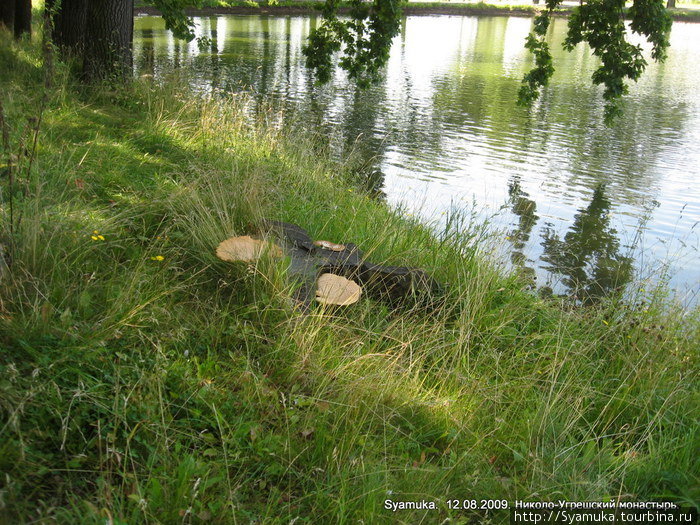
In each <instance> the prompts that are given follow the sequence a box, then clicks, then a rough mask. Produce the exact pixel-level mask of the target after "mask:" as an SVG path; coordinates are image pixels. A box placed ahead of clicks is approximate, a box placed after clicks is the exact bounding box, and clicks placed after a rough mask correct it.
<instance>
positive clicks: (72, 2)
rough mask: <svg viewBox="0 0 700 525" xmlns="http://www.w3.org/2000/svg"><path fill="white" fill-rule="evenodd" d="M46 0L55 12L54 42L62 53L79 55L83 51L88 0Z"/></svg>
mask: <svg viewBox="0 0 700 525" xmlns="http://www.w3.org/2000/svg"><path fill="white" fill-rule="evenodd" d="M56 4H58V2H57V0H46V7H47V8H48V9H51V10H55V11H54V13H53V42H54V44H56V46H58V49H59V50H60V52H61V54H62V55H63V56H64V57H66V56H69V55H79V54H81V53H82V52H83V47H84V46H83V43H84V41H85V40H84V38H85V20H86V19H87V0H60V4H59V5H58V6H56Z"/></svg>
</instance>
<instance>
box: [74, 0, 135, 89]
mask: <svg viewBox="0 0 700 525" xmlns="http://www.w3.org/2000/svg"><path fill="white" fill-rule="evenodd" d="M87 20H89V21H90V22H89V23H87V24H86V25H85V33H84V34H85V48H84V50H83V53H84V55H83V56H84V62H83V73H84V74H85V77H86V78H87V79H88V80H91V81H97V80H107V79H122V80H123V79H126V78H127V76H128V75H130V74H131V70H132V66H133V53H132V41H133V37H134V1H133V0H90V1H89V2H88V3H87Z"/></svg>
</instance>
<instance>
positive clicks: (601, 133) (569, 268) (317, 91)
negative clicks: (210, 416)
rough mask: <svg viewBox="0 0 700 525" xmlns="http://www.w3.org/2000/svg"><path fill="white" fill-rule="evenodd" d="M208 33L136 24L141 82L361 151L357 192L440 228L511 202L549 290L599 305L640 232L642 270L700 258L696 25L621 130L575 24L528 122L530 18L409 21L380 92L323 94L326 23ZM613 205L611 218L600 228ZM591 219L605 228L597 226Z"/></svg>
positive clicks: (655, 73)
mask: <svg viewBox="0 0 700 525" xmlns="http://www.w3.org/2000/svg"><path fill="white" fill-rule="evenodd" d="M196 22H197V36H207V37H209V38H210V46H209V48H208V49H205V50H203V51H199V50H198V49H197V46H196V44H194V43H189V44H187V43H183V42H181V41H178V40H176V39H174V38H173V37H172V35H170V34H169V33H168V32H167V31H165V29H164V25H163V22H162V20H161V19H159V18H153V17H145V18H140V19H138V20H137V23H136V27H135V42H134V49H135V57H136V60H135V67H136V72H137V73H138V74H143V73H148V74H152V75H155V76H156V77H157V76H159V75H162V74H164V73H165V72H166V71H167V70H168V69H173V68H179V69H181V70H182V71H183V72H185V73H186V74H187V75H189V78H190V79H191V82H192V84H193V85H194V86H196V87H197V88H198V89H200V90H202V91H203V92H207V93H216V92H232V91H233V92H235V91H240V90H242V89H245V90H247V91H248V92H249V93H252V94H253V95H254V104H253V105H252V111H253V112H260V111H263V110H266V109H267V108H268V106H269V104H270V99H271V98H272V99H273V100H276V101H277V106H278V107H280V108H283V109H285V111H286V114H287V115H288V116H289V121H290V122H293V123H294V125H296V126H299V127H302V128H303V129H304V130H307V131H313V132H314V133H315V134H316V136H317V139H318V140H317V142H318V147H319V148H320V149H324V150H327V151H331V152H333V153H334V154H336V155H338V156H341V155H342V156H347V155H348V154H353V155H352V157H353V159H354V160H353V165H352V167H353V169H352V171H353V173H354V174H355V176H356V178H357V180H358V181H359V182H360V184H361V185H363V186H364V187H365V189H366V191H368V192H369V193H371V194H374V195H379V196H383V195H386V198H387V200H388V201H389V202H390V203H392V204H395V203H397V202H399V201H401V202H403V203H404V204H406V205H407V207H409V208H410V207H413V208H414V210H415V209H416V208H419V207H420V206H424V209H423V210H416V211H418V212H421V211H422V212H426V214H428V215H432V216H433V217H434V216H439V212H440V211H443V210H446V209H449V207H450V206H451V205H452V204H453V203H454V202H459V201H463V202H472V201H474V202H477V203H478V204H479V206H481V207H482V208H483V210H482V213H483V215H484V217H491V216H492V215H493V214H494V213H495V212H496V211H497V210H499V209H501V207H502V206H503V205H504V204H505V205H506V206H507V209H508V211H506V212H504V213H503V214H502V216H501V218H502V220H503V222H504V223H503V224H497V225H496V226H498V227H503V228H504V229H506V230H507V231H509V233H510V235H509V236H510V237H511V242H512V254H511V261H512V262H513V263H514V264H516V265H520V266H529V267H532V268H533V269H534V271H536V272H537V274H538V275H537V280H538V282H546V281H548V280H551V278H550V277H549V276H550V275H555V276H563V279H562V280H561V284H560V287H559V289H558V290H555V291H556V292H562V291H566V290H568V291H575V290H576V293H577V294H579V296H580V297H581V299H582V300H583V298H584V297H587V298H588V299H586V300H590V298H593V297H598V296H600V294H601V293H603V291H604V290H610V289H614V288H615V287H617V286H619V284H613V283H621V282H623V281H626V280H627V279H629V276H628V275H627V271H628V270H629V269H630V268H633V267H634V264H633V263H632V261H631V259H630V257H631V255H630V254H627V255H626V256H625V257H624V258H623V257H622V256H620V255H619V252H620V251H621V250H627V247H626V245H627V244H629V242H627V239H630V238H632V237H634V236H635V235H636V231H637V230H639V229H641V228H645V229H646V234H645V242H643V243H641V245H643V246H644V248H645V249H646V250H648V253H646V254H645V255H646V260H645V261H646V262H645V263H648V261H650V260H651V261H659V260H662V259H665V258H667V257H668V256H669V254H673V255H677V254H686V253H692V252H690V251H688V250H686V248H685V245H690V246H691V247H693V248H694V247H696V246H700V239H698V234H697V232H696V231H694V230H693V229H692V225H693V224H694V223H695V222H696V221H698V220H700V185H697V184H696V181H697V180H699V179H700V168H699V167H698V166H700V102H699V101H698V98H697V96H696V89H697V85H699V84H700V62H698V61H697V60H696V57H697V55H698V53H700V39H698V38H697V34H698V30H700V26H698V25H692V24H678V23H676V24H674V29H673V33H672V35H671V42H672V47H671V49H670V54H669V59H668V61H667V62H666V63H665V64H664V65H661V66H659V65H655V64H652V65H650V67H649V70H648V72H647V74H646V75H645V76H644V77H643V78H642V79H641V80H640V81H639V82H638V83H637V84H634V85H632V86H630V88H631V89H630V91H631V95H630V97H628V98H627V101H626V104H625V117H624V120H623V121H622V122H621V123H620V125H618V126H617V127H615V128H613V129H607V128H605V127H604V126H603V124H602V104H601V99H600V93H599V91H600V90H599V89H598V88H597V87H594V86H592V85H591V83H590V74H591V73H592V71H593V70H594V69H595V67H597V62H596V60H595V59H594V58H592V57H591V56H590V54H589V52H588V50H587V49H585V48H584V47H583V46H580V47H579V48H577V49H576V50H575V51H574V52H573V53H571V54H568V53H565V52H563V51H562V50H561V46H560V42H561V40H562V39H563V37H564V35H565V31H566V21H565V20H560V19H557V20H554V22H553V25H552V28H551V36H552V42H551V46H552V50H553V52H554V54H555V60H556V62H557V67H558V69H557V73H556V74H555V76H554V77H553V79H552V82H551V84H552V85H551V87H550V88H549V89H547V90H546V91H545V93H544V96H543V97H542V99H541V100H540V101H539V102H538V103H537V105H536V107H534V108H533V110H532V111H529V112H528V111H526V110H523V109H522V108H518V107H517V106H516V105H515V103H514V101H515V99H516V95H517V91H518V88H519V85H520V79H521V77H522V74H523V73H524V72H525V71H527V70H528V69H529V68H530V65H531V59H530V57H529V56H528V55H527V53H526V52H525V50H524V49H523V47H522V43H523V40H524V37H525V35H526V34H527V33H528V31H529V30H530V27H531V23H532V22H531V20H530V19H527V18H517V17H479V18H477V17H409V18H406V19H405V20H404V23H403V31H402V33H401V35H400V36H399V37H397V40H396V42H395V44H394V47H393V48H392V52H391V56H390V59H389V63H388V66H387V69H386V75H385V78H384V80H383V81H382V82H381V83H380V84H379V85H377V86H374V87H373V88H372V89H370V90H368V91H358V90H357V89H356V88H355V87H354V86H353V85H352V84H351V83H349V82H347V79H346V77H345V75H344V74H343V73H342V72H338V74H337V75H336V76H335V78H334V79H333V81H332V82H331V84H330V85H327V86H323V87H319V86H317V85H315V84H314V80H313V77H312V76H311V75H310V74H309V72H308V71H307V70H306V69H305V67H304V65H303V63H304V60H303V56H302V54H301V46H302V44H303V42H304V39H305V38H306V35H308V32H309V30H310V28H311V27H313V26H315V25H316V24H317V23H318V19H317V18H316V17H272V16H240V17H232V16H220V17H205V18H199V19H197V20H196ZM591 195H593V201H590V199H591ZM653 202H659V203H661V204H660V205H659V206H658V208H653V207H652V206H651V205H650V203H653ZM684 205H685V209H684V212H683V214H680V210H681V208H682V207H683V206H684ZM601 206H605V207H607V208H608V210H609V212H612V213H611V214H610V213H606V214H605V217H603V215H600V216H598V215H597V211H596V210H597V209H598V207H601ZM595 217H597V219H596V220H598V221H600V224H599V225H598V226H599V228H598V229H595V228H589V227H588V224H589V223H590V222H591V221H593V222H595V221H594V218H595ZM555 232H566V233H560V234H557V233H555ZM588 237H590V239H589V238H588ZM656 239H659V242H656ZM683 243H685V245H684V244H683ZM586 246H588V248H586ZM596 247H597V248H596ZM586 250H589V251H588V252H587V251H586ZM684 250H685V251H684ZM613 252H615V253H613ZM574 254H578V255H576V257H574ZM601 254H607V255H604V256H603V255H601ZM577 257H578V258H580V257H584V258H587V259H586V260H587V261H588V262H587V263H585V264H583V265H577V264H575V260H578V259H576V258H577ZM572 261H573V262H572ZM680 270H681V271H680V273H679V275H680V276H681V279H679V281H677V282H676V283H675V284H677V285H678V286H679V287H685V288H686V289H692V288H697V287H698V285H699V284H700V266H698V264H697V262H694V263H693V262H692V261H691V262H690V263H689V264H684V265H683V266H682V268H680ZM582 272H583V273H582ZM548 274H549V275H548ZM613 274H615V275H613ZM596 283H597V284H596ZM555 288H556V287H555ZM581 290H583V291H581Z"/></svg>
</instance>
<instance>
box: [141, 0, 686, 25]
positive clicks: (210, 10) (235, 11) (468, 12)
mask: <svg viewBox="0 0 700 525" xmlns="http://www.w3.org/2000/svg"><path fill="white" fill-rule="evenodd" d="M323 3H324V2H320V1H318V2H299V4H300V5H290V3H287V2H285V3H284V4H281V5H260V6H257V7H253V6H247V5H238V6H231V7H202V8H198V9H187V10H186V13H187V15H188V16H220V15H272V16H285V15H286V16H304V15H314V14H315V15H319V16H320V15H321V11H320V9H321V6H322V5H323ZM542 8H544V4H541V5H533V6H527V5H514V6H508V5H502V6H501V5H493V4H484V3H476V4H475V3H470V4H465V3H454V4H448V3H445V4H442V3H440V4H438V3H419V2H416V3H411V4H408V5H407V6H404V7H403V14H404V15H406V16H433V15H452V16H520V17H532V16H535V15H537V13H539V12H540V11H541V10H542ZM572 10H573V8H572V7H563V8H561V9H558V10H556V11H555V12H554V16H562V17H566V16H568V15H569V14H570V13H571V11H572ZM348 11H349V8H348V7H340V8H339V9H338V12H339V13H340V14H345V13H347V12H348ZM134 15H135V16H142V15H150V16H157V15H160V11H159V10H158V9H156V8H155V7H151V6H138V7H135V8H134ZM671 17H672V18H673V20H674V21H679V22H700V10H695V9H673V10H671Z"/></svg>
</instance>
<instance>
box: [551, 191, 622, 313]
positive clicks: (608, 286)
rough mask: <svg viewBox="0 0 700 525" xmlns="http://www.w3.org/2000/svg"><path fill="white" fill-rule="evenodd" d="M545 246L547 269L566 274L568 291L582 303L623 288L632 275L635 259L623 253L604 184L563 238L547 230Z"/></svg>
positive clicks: (579, 213) (576, 217) (564, 278)
mask: <svg viewBox="0 0 700 525" xmlns="http://www.w3.org/2000/svg"><path fill="white" fill-rule="evenodd" d="M542 246H543V247H544V254H543V256H542V260H544V261H545V262H546V263H548V264H549V267H548V269H549V270H550V271H551V272H553V273H555V274H558V275H561V276H563V280H562V282H563V284H564V285H565V286H566V287H567V289H568V291H569V293H570V294H571V295H572V296H574V297H576V298H577V299H578V300H579V301H581V302H582V303H583V304H590V303H593V302H595V301H597V300H599V299H600V298H602V297H604V296H607V295H609V294H611V293H613V292H619V291H621V290H622V289H623V287H624V286H625V285H626V284H627V283H628V282H629V281H630V279H631V278H632V262H633V261H632V259H631V258H630V257H628V256H625V255H622V254H621V253H620V241H619V240H618V238H617V232H616V231H615V229H614V228H613V227H612V226H611V225H610V200H609V199H608V198H607V197H606V196H605V186H604V185H603V184H601V185H599V186H598V187H597V188H596V189H595V191H594V192H593V198H592V199H591V203H590V204H589V205H588V206H587V207H586V208H583V209H581V210H579V212H578V213H577V214H576V216H575V217H574V224H573V225H572V226H571V228H570V230H569V231H568V232H567V234H566V235H565V236H564V239H563V240H562V239H561V238H559V236H558V235H556V234H555V233H553V232H552V230H551V229H548V230H546V231H545V235H544V241H543V242H542Z"/></svg>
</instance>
